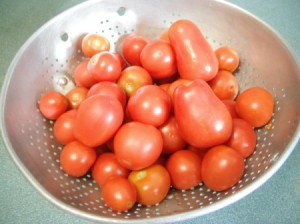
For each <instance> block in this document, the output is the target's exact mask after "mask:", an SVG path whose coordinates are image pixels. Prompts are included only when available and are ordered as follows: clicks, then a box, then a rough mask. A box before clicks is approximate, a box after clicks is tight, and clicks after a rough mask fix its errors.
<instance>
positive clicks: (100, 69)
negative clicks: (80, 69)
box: [87, 52, 122, 82]
mask: <svg viewBox="0 0 300 224" xmlns="http://www.w3.org/2000/svg"><path fill="white" fill-rule="evenodd" d="M121 66H122V65H121V62H120V59H119V58H118V57H117V56H116V55H115V54H113V53H110V52H100V53H98V54H95V55H94V56H93V57H91V59H90V60H89V63H88V65H87V69H88V71H89V72H90V73H91V74H92V75H93V78H94V80H95V81H96V82H101V81H111V82H115V81H116V80H117V79H118V78H119V77H120V75H121V71H122V67H121Z"/></svg>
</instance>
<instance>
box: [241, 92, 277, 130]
mask: <svg viewBox="0 0 300 224" xmlns="http://www.w3.org/2000/svg"><path fill="white" fill-rule="evenodd" d="M235 109H236V112H237V114H238V116H239V117H240V118H243V119H244V120H246V121H247V122H249V123H250V124H251V125H252V126H254V127H256V128H258V127H262V126H264V125H265V124H267V123H268V122H269V121H270V120H271V118H272V115H273V111H274V98H273V96H272V94H271V93H270V92H269V91H268V90H266V89H263V88H261V87H250V88H248V89H246V90H244V91H243V92H241V93H240V94H239V96H238V97H237V99H236V107H235Z"/></svg>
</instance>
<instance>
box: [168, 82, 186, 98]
mask: <svg viewBox="0 0 300 224" xmlns="http://www.w3.org/2000/svg"><path fill="white" fill-rule="evenodd" d="M189 83H191V80H188V79H177V80H175V81H174V82H172V83H171V84H170V85H169V88H168V89H167V93H168V95H169V96H170V97H171V100H172V102H173V103H174V101H173V94H174V91H175V89H176V88H177V87H178V86H180V85H189Z"/></svg>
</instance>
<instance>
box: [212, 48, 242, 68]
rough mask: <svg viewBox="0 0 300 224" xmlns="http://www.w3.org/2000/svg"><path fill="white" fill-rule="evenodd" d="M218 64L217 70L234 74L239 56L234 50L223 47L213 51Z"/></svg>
mask: <svg viewBox="0 0 300 224" xmlns="http://www.w3.org/2000/svg"><path fill="white" fill-rule="evenodd" d="M215 54H216V56H217V59H218V62H219V69H220V70H226V71H229V72H234V71H235V70H236V69H237V68H238V66H239V55H238V53H237V52H236V50H234V49H232V48H230V47H228V46H223V47H220V48H218V49H217V50H216V51H215Z"/></svg>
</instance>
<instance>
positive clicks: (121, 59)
mask: <svg viewBox="0 0 300 224" xmlns="http://www.w3.org/2000/svg"><path fill="white" fill-rule="evenodd" d="M114 55H116V56H117V58H118V59H119V61H120V64H121V68H122V71H123V70H124V69H125V68H127V63H126V61H125V59H124V58H123V57H122V56H121V55H120V54H119V53H114Z"/></svg>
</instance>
